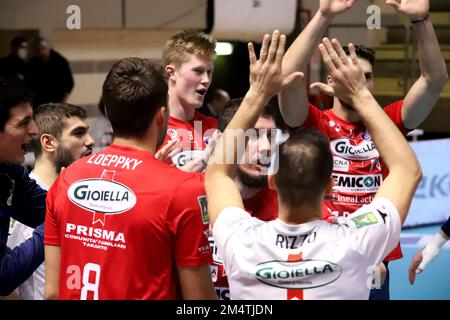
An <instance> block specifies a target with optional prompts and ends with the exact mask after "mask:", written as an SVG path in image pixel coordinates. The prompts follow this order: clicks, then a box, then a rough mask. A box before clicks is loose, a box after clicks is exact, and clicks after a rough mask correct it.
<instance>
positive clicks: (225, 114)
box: [217, 98, 286, 132]
mask: <svg viewBox="0 0 450 320" xmlns="http://www.w3.org/2000/svg"><path fill="white" fill-rule="evenodd" d="M242 101H244V98H237V99H232V100H230V101H229V102H228V103H227V105H226V106H225V108H223V110H222V111H220V112H219V117H218V124H217V128H218V129H219V130H220V131H221V132H223V131H224V130H225V128H226V127H227V126H228V124H229V123H230V121H231V119H232V118H233V117H234V115H235V114H236V112H237V110H238V109H239V107H240V105H241V104H242ZM261 117H263V118H272V119H273V120H274V121H275V126H276V127H277V128H278V129H283V130H284V129H285V128H286V125H285V123H284V121H283V118H282V116H281V113H280V111H279V110H278V108H277V107H275V106H274V105H273V104H272V103H269V104H267V105H266V106H265V107H264V109H263V111H262V113H261Z"/></svg>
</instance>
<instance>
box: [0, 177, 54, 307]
mask: <svg viewBox="0 0 450 320" xmlns="http://www.w3.org/2000/svg"><path fill="white" fill-rule="evenodd" d="M30 178H31V179H33V180H35V181H36V183H37V184H38V185H39V186H40V187H41V188H42V189H44V190H48V186H47V185H46V184H45V183H44V182H43V181H42V180H41V179H39V177H38V176H36V174H35V173H34V172H33V171H32V172H31V173H30ZM33 231H34V229H33V228H30V227H28V226H26V225H24V224H23V223H20V222H19V221H15V222H14V225H13V227H12V229H11V235H10V236H9V237H8V242H7V246H8V247H9V248H11V249H12V248H15V247H16V246H18V245H20V244H21V243H23V242H24V241H25V240H27V239H29V238H31V236H32V235H33ZM44 286H45V267H44V263H42V264H41V265H40V266H39V267H38V268H37V269H36V271H35V272H33V274H32V275H31V276H30V277H29V278H28V279H27V280H25V282H24V283H22V284H21V285H20V286H19V287H18V288H17V291H18V294H19V296H20V298H21V299H24V300H43V299H44Z"/></svg>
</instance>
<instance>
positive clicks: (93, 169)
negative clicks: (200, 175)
mask: <svg viewBox="0 0 450 320" xmlns="http://www.w3.org/2000/svg"><path fill="white" fill-rule="evenodd" d="M207 230H208V219H207V211H206V196H205V192H204V189H203V185H202V184H201V183H200V182H199V181H198V180H197V179H196V178H195V177H193V176H192V175H190V174H187V173H184V172H182V171H180V170H178V169H176V168H173V167H171V166H170V165H168V164H165V163H162V162H161V161H159V160H156V159H155V158H154V157H153V156H152V155H151V154H150V153H148V152H146V151H143V150H138V149H135V148H131V147H124V146H118V145H111V146H110V147H109V148H107V149H105V150H104V151H102V152H99V153H94V154H92V155H91V156H89V157H85V158H83V159H80V160H78V161H76V162H75V163H73V164H72V165H71V166H69V167H68V168H67V169H66V170H64V171H63V172H62V174H61V175H60V177H59V178H58V179H57V180H56V182H55V183H54V184H53V186H52V187H51V189H50V191H49V193H48V196H47V215H46V221H45V237H44V243H45V244H46V245H54V246H60V251H61V268H60V279H59V298H60V299H77V300H78V299H177V298H181V292H180V290H179V281H178V274H177V266H200V265H204V264H208V263H209V262H210V259H211V251H210V247H209V244H208V239H207Z"/></svg>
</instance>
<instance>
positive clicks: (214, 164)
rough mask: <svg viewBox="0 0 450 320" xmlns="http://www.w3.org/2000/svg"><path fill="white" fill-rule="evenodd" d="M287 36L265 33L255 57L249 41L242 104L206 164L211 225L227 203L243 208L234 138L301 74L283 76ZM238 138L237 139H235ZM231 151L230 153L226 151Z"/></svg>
mask: <svg viewBox="0 0 450 320" xmlns="http://www.w3.org/2000/svg"><path fill="white" fill-rule="evenodd" d="M285 44H286V36H284V35H281V36H280V33H279V31H277V30H276V31H274V32H273V34H272V40H271V38H270V36H269V35H265V36H264V39H263V43H262V47H261V52H260V57H259V59H257V58H256V55H255V52H254V48H253V44H251V43H249V45H248V50H249V58H250V89H249V91H248V92H247V94H246V95H245V98H244V100H243V101H242V104H241V106H240V107H239V109H238V111H237V112H236V114H235V115H234V117H233V119H232V120H231V121H230V123H229V124H228V126H227V128H226V129H225V131H224V132H223V134H222V136H221V138H220V139H219V141H218V142H217V145H216V148H215V149H214V152H213V155H212V157H211V159H210V161H209V164H208V166H207V168H206V177H205V189H206V194H207V198H208V214H209V221H210V224H211V226H212V225H214V223H215V221H216V219H217V217H218V215H219V213H220V212H221V211H222V210H223V209H224V208H227V207H238V208H244V206H243V203H242V199H241V195H240V193H239V190H238V189H237V187H236V185H235V184H234V182H233V175H234V173H235V171H236V164H237V161H236V160H237V159H238V157H237V148H236V146H235V142H236V141H244V139H245V134H244V133H245V130H247V129H249V128H252V127H253V126H254V125H255V123H256V121H257V119H258V117H259V115H260V113H261V111H262V109H263V108H264V106H265V105H266V104H267V103H268V101H269V100H270V98H271V97H273V96H274V95H276V94H277V93H278V91H279V90H280V89H281V88H283V87H284V86H286V85H288V84H289V83H290V82H292V81H293V80H294V79H296V78H298V77H300V76H302V75H303V74H302V73H300V72H295V73H292V74H290V75H288V76H283V75H282V73H281V61H282V59H283V55H284V47H285ZM236 139H240V140H236ZM227 152H228V153H230V155H231V157H230V156H229V155H227Z"/></svg>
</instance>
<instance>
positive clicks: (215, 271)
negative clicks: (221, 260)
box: [209, 265, 219, 282]
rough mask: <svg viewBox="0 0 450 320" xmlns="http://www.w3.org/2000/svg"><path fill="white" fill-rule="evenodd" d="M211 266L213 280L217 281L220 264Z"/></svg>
mask: <svg viewBox="0 0 450 320" xmlns="http://www.w3.org/2000/svg"><path fill="white" fill-rule="evenodd" d="M209 267H210V269H211V279H212V282H216V281H217V275H218V273H219V267H218V266H214V265H210V266H209Z"/></svg>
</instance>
